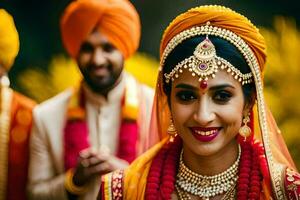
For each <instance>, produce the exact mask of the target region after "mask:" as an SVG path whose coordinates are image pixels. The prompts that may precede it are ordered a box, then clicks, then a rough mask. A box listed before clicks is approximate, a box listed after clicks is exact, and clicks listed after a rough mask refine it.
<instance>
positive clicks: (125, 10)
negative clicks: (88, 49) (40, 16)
mask: <svg viewBox="0 0 300 200" xmlns="http://www.w3.org/2000/svg"><path fill="white" fill-rule="evenodd" d="M95 28H96V29H98V30H99V31H100V32H101V33H103V34H104V35H105V36H106V37H107V38H108V40H109V41H110V42H111V43H112V44H113V45H114V46H115V47H116V48H117V49H119V50H120V51H121V52H122V53H123V56H124V58H125V59H126V58H128V57H130V56H131V55H132V54H133V53H134V52H135V51H136V50H137V48H138V46H139V41H140V34H141V24H140V19H139V15H138V13H137V11H136V10H135V8H134V6H133V5H132V4H131V3H130V2H129V0H77V1H74V2H72V3H71V4H70V5H69V6H68V7H67V8H66V10H65V11H64V14H63V16H62V19H61V34H62V41H63V44H64V46H65V48H66V50H67V52H68V53H69V54H70V56H72V57H76V56H77V54H78V52H79V50H80V45H81V44H82V42H83V41H84V40H85V39H86V37H87V36H88V35H89V34H90V33H91V32H92V31H93V30H94V29H95Z"/></svg>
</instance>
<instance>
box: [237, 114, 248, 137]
mask: <svg viewBox="0 0 300 200" xmlns="http://www.w3.org/2000/svg"><path fill="white" fill-rule="evenodd" d="M249 122H250V117H249V114H248V115H246V116H245V117H244V118H243V123H244V125H243V126H242V127H241V128H240V129H239V134H240V135H241V136H242V137H244V141H246V139H247V137H249V136H250V135H251V128H250V127H249V126H248V125H247V124H248V123H249Z"/></svg>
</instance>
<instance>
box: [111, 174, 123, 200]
mask: <svg viewBox="0 0 300 200" xmlns="http://www.w3.org/2000/svg"><path fill="white" fill-rule="evenodd" d="M111 183H112V185H111V192H112V199H114V200H122V199H123V170H117V171H115V172H113V173H112V176H111Z"/></svg>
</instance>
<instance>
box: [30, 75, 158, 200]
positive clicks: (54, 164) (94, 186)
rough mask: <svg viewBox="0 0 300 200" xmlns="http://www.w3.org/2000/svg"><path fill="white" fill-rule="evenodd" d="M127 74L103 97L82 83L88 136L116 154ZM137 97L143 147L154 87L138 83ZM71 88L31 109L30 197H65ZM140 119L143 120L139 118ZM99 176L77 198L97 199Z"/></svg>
mask: <svg viewBox="0 0 300 200" xmlns="http://www.w3.org/2000/svg"><path fill="white" fill-rule="evenodd" d="M128 78H132V77H130V75H128V74H126V73H124V74H123V75H122V79H121V81H120V83H119V84H118V85H117V86H116V87H115V88H114V89H113V90H112V91H110V93H109V94H108V98H107V99H104V98H103V97H102V96H98V95H96V94H95V93H93V92H91V90H89V89H88V87H87V86H84V92H85V96H86V109H87V110H86V113H87V121H88V128H89V139H90V142H91V145H92V147H93V148H95V149H100V148H106V149H107V148H108V149H109V151H110V152H111V153H112V154H116V150H117V144H118V142H116V141H118V137H119V127H120V123H121V121H120V112H121V103H120V102H121V100H122V96H123V94H124V89H125V81H126V79H128ZM137 89H138V97H139V118H138V119H137V121H138V125H139V132H140V136H139V138H140V140H141V141H138V143H140V144H141V145H140V149H138V154H140V153H142V152H143V151H145V150H146V149H145V146H147V145H145V142H144V141H142V140H143V139H145V138H146V136H145V134H147V133H148V131H149V124H150V115H151V109H152V102H153V90H152V89H150V88H149V87H147V86H145V85H142V84H139V83H137ZM72 92H73V90H72V89H69V90H66V91H64V92H62V93H60V94H58V95H57V96H55V97H53V98H51V99H49V100H47V101H45V102H44V103H42V104H40V105H38V106H37V107H36V108H35V109H34V126H33V130H32V135H31V144H30V148H31V150H30V166H29V184H28V191H29V197H30V199H41V200H42V199H53V200H67V199H68V198H67V193H66V191H65V188H64V179H65V171H64V160H63V156H64V146H63V145H64V140H63V137H64V127H65V123H66V111H67V106H68V102H69V99H70V97H71V95H72ZM141 119H142V120H141ZM99 186H100V178H97V179H96V180H94V182H93V183H91V184H90V185H89V191H88V192H87V193H86V194H85V195H84V196H82V197H80V198H79V199H83V200H93V199H96V197H97V193H98V190H99Z"/></svg>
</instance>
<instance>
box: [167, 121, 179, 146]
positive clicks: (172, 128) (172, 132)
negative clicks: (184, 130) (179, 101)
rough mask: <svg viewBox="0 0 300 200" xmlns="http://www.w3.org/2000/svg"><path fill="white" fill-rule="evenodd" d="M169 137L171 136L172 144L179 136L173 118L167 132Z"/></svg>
mask: <svg viewBox="0 0 300 200" xmlns="http://www.w3.org/2000/svg"><path fill="white" fill-rule="evenodd" d="M167 132H168V134H169V136H170V140H169V141H170V142H174V139H175V137H176V135H177V131H176V128H175V126H174V123H173V119H172V118H171V119H170V124H169V127H168V130H167Z"/></svg>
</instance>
